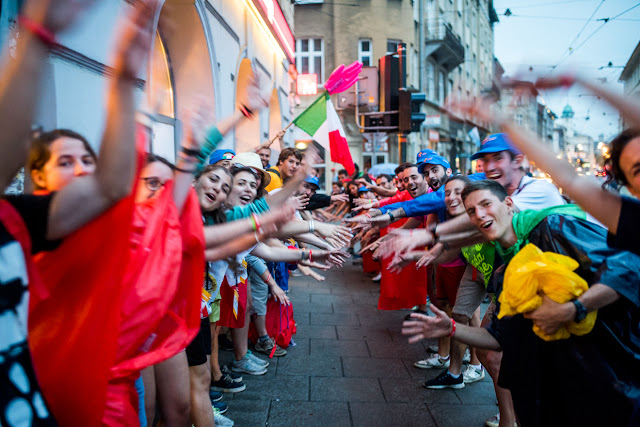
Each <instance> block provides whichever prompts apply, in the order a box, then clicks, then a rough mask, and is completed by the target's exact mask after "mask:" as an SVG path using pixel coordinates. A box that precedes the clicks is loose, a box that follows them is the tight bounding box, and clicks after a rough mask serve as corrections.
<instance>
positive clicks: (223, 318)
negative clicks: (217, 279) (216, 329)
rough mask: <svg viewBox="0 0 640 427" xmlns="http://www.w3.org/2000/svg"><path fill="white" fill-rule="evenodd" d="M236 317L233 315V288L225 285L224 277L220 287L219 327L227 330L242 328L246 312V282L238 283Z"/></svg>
mask: <svg viewBox="0 0 640 427" xmlns="http://www.w3.org/2000/svg"><path fill="white" fill-rule="evenodd" d="M237 286H238V316H237V317H236V316H235V315H234V314H233V289H234V288H233V287H231V286H229V285H228V283H227V278H226V277H225V279H224V281H223V282H222V286H221V287H220V297H221V300H220V320H218V325H219V326H228V327H229V328H238V329H239V328H243V327H244V318H245V313H246V311H247V282H246V281H245V283H242V282H239V283H238V285H237Z"/></svg>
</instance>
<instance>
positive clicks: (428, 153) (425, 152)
mask: <svg viewBox="0 0 640 427" xmlns="http://www.w3.org/2000/svg"><path fill="white" fill-rule="evenodd" d="M433 155H436V156H437V155H438V153H436V152H435V151H433V150H432V149H430V148H427V149H426V150H422V151H420V152H419V153H418V155H417V156H416V164H417V165H419V164H420V163H423V162H424V159H425V157H429V156H433Z"/></svg>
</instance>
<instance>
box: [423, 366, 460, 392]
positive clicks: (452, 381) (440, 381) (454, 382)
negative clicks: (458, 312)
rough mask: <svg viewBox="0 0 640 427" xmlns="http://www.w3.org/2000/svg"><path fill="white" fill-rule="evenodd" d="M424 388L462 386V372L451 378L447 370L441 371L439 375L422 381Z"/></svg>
mask: <svg viewBox="0 0 640 427" xmlns="http://www.w3.org/2000/svg"><path fill="white" fill-rule="evenodd" d="M424 387H425V388H432V389H443V388H455V389H460V388H464V378H463V376H462V374H460V376H459V377H458V378H453V377H452V376H451V374H450V373H449V370H445V371H443V372H442V373H441V374H440V375H438V376H437V377H435V378H434V379H432V380H429V381H426V382H425V383H424Z"/></svg>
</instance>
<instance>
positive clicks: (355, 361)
mask: <svg viewBox="0 0 640 427" xmlns="http://www.w3.org/2000/svg"><path fill="white" fill-rule="evenodd" d="M342 368H343V370H344V376H345V377H370V378H410V375H409V373H408V372H407V368H406V367H405V366H404V363H402V360H400V359H372V358H369V357H343V358H342Z"/></svg>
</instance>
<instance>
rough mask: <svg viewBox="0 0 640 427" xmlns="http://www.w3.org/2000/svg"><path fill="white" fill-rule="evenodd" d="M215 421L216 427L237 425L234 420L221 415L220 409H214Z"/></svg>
mask: <svg viewBox="0 0 640 427" xmlns="http://www.w3.org/2000/svg"><path fill="white" fill-rule="evenodd" d="M213 421H215V425H216V427H233V425H234V424H235V423H234V422H233V420H231V419H229V418H227V417H225V416H224V415H222V414H221V413H220V410H219V409H218V408H215V407H214V408H213Z"/></svg>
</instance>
